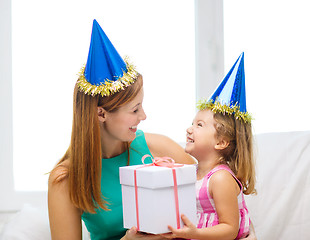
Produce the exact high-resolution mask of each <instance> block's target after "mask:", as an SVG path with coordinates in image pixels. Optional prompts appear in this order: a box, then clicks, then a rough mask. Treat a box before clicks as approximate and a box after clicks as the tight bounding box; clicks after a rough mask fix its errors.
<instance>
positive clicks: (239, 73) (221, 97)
mask: <svg viewBox="0 0 310 240" xmlns="http://www.w3.org/2000/svg"><path fill="white" fill-rule="evenodd" d="M198 109H200V110H203V109H211V110H212V111H213V112H221V113H223V114H225V113H226V114H233V115H234V116H235V118H236V119H242V120H243V121H244V122H251V119H252V117H251V115H250V114H249V113H248V112H247V109H246V97H245V78H244V53H241V55H240V56H239V58H238V59H237V61H236V62H235V64H234V65H233V66H232V68H231V69H230V71H229V72H228V74H227V75H226V77H225V78H224V79H223V81H222V82H221V83H220V85H219V86H218V88H217V89H216V90H215V92H214V93H213V94H212V95H211V97H210V98H209V99H208V100H204V99H203V100H201V101H199V102H198Z"/></svg>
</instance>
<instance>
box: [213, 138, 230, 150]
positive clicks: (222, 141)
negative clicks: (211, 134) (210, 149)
mask: <svg viewBox="0 0 310 240" xmlns="http://www.w3.org/2000/svg"><path fill="white" fill-rule="evenodd" d="M228 146H229V141H227V140H226V139H224V138H221V139H219V140H218V142H217V144H216V145H215V149H217V150H223V149H225V148H227V147H228Z"/></svg>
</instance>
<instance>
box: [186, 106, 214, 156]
mask: <svg viewBox="0 0 310 240" xmlns="http://www.w3.org/2000/svg"><path fill="white" fill-rule="evenodd" d="M215 123H216V122H215V120H214V118H213V112H212V111H210V110H207V109H206V110H202V111H199V112H198V113H197V114H196V117H195V118H194V121H193V123H192V126H191V127H189V128H188V129H187V131H186V133H187V138H186V147H185V152H187V153H189V154H191V155H192V156H193V157H195V158H196V159H197V160H199V159H201V158H202V157H205V156H207V155H208V154H210V153H211V152H212V151H213V152H214V151H215V146H216V144H217V142H218V141H217V137H216V129H215Z"/></svg>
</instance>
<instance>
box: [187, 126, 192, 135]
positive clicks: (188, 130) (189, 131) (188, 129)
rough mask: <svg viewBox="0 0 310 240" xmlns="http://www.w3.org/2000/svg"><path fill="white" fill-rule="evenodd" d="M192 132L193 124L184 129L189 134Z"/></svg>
mask: <svg viewBox="0 0 310 240" xmlns="http://www.w3.org/2000/svg"><path fill="white" fill-rule="evenodd" d="M192 132H193V126H190V127H189V128H187V129H186V133H187V134H190V133H192Z"/></svg>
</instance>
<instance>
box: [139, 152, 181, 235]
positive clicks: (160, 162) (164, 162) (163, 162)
mask: <svg viewBox="0 0 310 240" xmlns="http://www.w3.org/2000/svg"><path fill="white" fill-rule="evenodd" d="M148 157H150V158H151V159H152V163H150V164H145V163H144V160H145V159H146V158H148ZM142 163H143V164H144V166H141V167H137V168H136V169H135V170H134V184H135V198H136V217H137V230H138V231H139V230H140V222H139V204H138V187H137V169H140V168H144V167H150V166H156V167H167V168H171V170H172V176H173V184H174V199H175V211H176V219H177V228H178V229H179V228H180V211H179V196H178V185H177V176H176V172H175V169H174V168H175V167H182V166H184V165H183V164H175V161H174V160H173V159H172V158H170V157H155V158H152V156H150V155H148V154H146V155H144V156H143V157H142Z"/></svg>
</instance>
